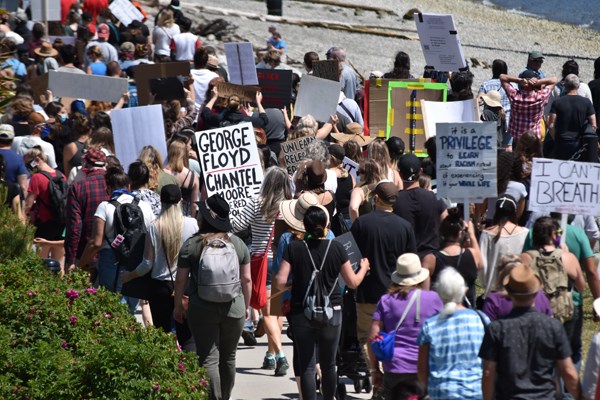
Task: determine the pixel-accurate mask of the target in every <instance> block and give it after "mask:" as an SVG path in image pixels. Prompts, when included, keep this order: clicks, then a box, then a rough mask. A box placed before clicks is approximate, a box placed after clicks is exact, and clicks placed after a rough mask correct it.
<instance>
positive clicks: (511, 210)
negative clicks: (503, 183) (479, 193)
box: [493, 194, 517, 242]
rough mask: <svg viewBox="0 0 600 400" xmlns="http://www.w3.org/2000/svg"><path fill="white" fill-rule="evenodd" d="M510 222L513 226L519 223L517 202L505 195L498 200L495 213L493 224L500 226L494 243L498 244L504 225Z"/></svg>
mask: <svg viewBox="0 0 600 400" xmlns="http://www.w3.org/2000/svg"><path fill="white" fill-rule="evenodd" d="M508 221H510V222H512V223H513V224H516V223H517V201H516V200H515V198H514V197H512V196H511V195H509V194H503V195H502V196H500V197H498V200H496V212H495V213H494V219H493V224H494V225H498V233H497V234H496V236H495V237H494V242H497V241H498V240H499V239H500V236H502V229H504V225H506V223H507V222H508Z"/></svg>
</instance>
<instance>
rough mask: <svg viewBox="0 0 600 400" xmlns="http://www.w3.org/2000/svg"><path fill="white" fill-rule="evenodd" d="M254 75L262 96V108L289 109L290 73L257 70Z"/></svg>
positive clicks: (279, 70)
mask: <svg viewBox="0 0 600 400" xmlns="http://www.w3.org/2000/svg"><path fill="white" fill-rule="evenodd" d="M256 74H257V76H258V86H260V91H261V93H262V95H263V101H262V104H263V107H264V108H279V109H282V108H283V107H289V105H290V103H291V102H292V71H291V70H286V69H264V68H258V69H257V70H256Z"/></svg>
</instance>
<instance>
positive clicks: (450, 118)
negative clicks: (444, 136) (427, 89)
mask: <svg viewBox="0 0 600 400" xmlns="http://www.w3.org/2000/svg"><path fill="white" fill-rule="evenodd" d="M421 110H422V112H423V127H424V128H425V138H426V139H429V138H430V137H434V136H435V134H436V132H435V126H436V124H437V123H438V122H463V121H473V122H476V121H479V110H478V108H477V103H476V102H475V100H474V99H471V100H463V101H451V102H441V101H427V100H421Z"/></svg>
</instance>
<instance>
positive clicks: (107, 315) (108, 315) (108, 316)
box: [102, 312, 110, 318]
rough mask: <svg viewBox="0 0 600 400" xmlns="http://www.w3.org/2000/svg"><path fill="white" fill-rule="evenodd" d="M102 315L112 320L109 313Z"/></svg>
mask: <svg viewBox="0 0 600 400" xmlns="http://www.w3.org/2000/svg"><path fill="white" fill-rule="evenodd" d="M102 315H104V318H110V314H109V313H107V312H105V313H103V314H102Z"/></svg>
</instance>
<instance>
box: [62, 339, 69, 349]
mask: <svg viewBox="0 0 600 400" xmlns="http://www.w3.org/2000/svg"><path fill="white" fill-rule="evenodd" d="M60 347H62V348H63V349H66V348H67V347H69V343H67V342H65V341H63V342H62V343H61V345H60Z"/></svg>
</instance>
